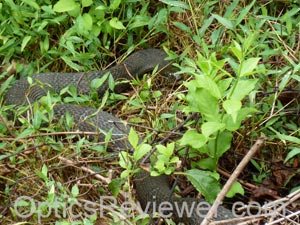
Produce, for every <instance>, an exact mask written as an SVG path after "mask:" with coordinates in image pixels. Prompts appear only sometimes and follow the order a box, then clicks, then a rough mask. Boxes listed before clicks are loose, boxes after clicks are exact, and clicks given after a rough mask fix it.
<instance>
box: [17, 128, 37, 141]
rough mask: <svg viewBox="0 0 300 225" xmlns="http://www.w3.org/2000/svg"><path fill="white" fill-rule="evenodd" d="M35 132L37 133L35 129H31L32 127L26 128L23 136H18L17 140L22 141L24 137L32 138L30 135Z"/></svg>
mask: <svg viewBox="0 0 300 225" xmlns="http://www.w3.org/2000/svg"><path fill="white" fill-rule="evenodd" d="M34 131H35V129H33V128H30V127H29V128H26V129H25V130H24V131H23V132H22V133H21V134H19V135H18V136H17V138H16V139H22V138H24V137H27V136H30V135H32V134H33V133H34Z"/></svg>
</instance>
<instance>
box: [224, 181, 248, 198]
mask: <svg viewBox="0 0 300 225" xmlns="http://www.w3.org/2000/svg"><path fill="white" fill-rule="evenodd" d="M236 194H241V195H244V194H245V191H244V188H243V186H242V185H241V184H240V183H239V182H237V181H235V182H234V183H233V184H232V186H231V188H230V190H229V191H228V192H227V194H226V197H227V198H232V197H234V196H235V195H236Z"/></svg>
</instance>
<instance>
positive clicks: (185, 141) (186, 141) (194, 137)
mask: <svg viewBox="0 0 300 225" xmlns="http://www.w3.org/2000/svg"><path fill="white" fill-rule="evenodd" d="M206 141H207V139H206V137H205V136H204V135H203V134H199V133H198V132H197V131H195V130H188V131H186V132H185V133H184V135H183V136H182V138H181V139H180V140H179V143H180V145H182V146H191V147H192V148H195V149H198V148H201V147H202V146H203V145H205V144H206Z"/></svg>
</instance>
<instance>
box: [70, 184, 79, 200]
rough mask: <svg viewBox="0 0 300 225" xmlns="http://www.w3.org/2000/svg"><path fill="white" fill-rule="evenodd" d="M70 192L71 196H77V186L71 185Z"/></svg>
mask: <svg viewBox="0 0 300 225" xmlns="http://www.w3.org/2000/svg"><path fill="white" fill-rule="evenodd" d="M71 193H72V197H74V198H76V197H77V196H78V194H79V188H78V186H77V185H76V184H75V185H74V186H73V187H72V190H71Z"/></svg>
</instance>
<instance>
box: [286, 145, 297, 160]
mask: <svg viewBox="0 0 300 225" xmlns="http://www.w3.org/2000/svg"><path fill="white" fill-rule="evenodd" d="M296 155H300V148H297V147H295V148H293V149H292V150H291V151H290V152H289V153H288V154H287V156H286V157H285V159H284V163H286V162H287V161H289V160H290V159H291V158H293V157H294V156H296Z"/></svg>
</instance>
